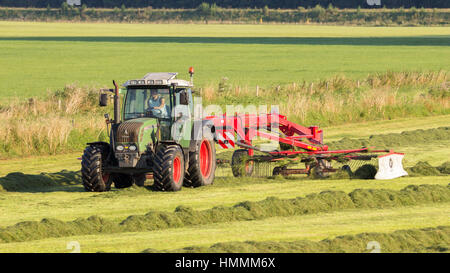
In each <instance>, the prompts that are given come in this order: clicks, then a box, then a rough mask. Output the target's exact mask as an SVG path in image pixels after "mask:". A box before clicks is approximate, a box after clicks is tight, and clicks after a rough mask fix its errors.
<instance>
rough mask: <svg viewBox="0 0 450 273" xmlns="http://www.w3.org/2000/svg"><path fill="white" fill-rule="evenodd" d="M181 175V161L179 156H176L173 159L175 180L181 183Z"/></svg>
mask: <svg viewBox="0 0 450 273" xmlns="http://www.w3.org/2000/svg"><path fill="white" fill-rule="evenodd" d="M180 177H181V161H180V158H179V157H175V158H174V160H173V181H175V183H177V184H178V183H180Z"/></svg>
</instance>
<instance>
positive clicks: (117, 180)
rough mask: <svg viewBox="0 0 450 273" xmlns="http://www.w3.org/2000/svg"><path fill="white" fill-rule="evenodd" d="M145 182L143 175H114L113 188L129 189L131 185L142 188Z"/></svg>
mask: <svg viewBox="0 0 450 273" xmlns="http://www.w3.org/2000/svg"><path fill="white" fill-rule="evenodd" d="M145 180H146V177H145V174H135V175H131V174H122V173H119V174H115V175H114V176H113V181H114V186H115V187H116V188H117V189H123V188H128V187H131V186H132V185H133V184H135V185H136V186H139V187H142V186H144V182H145Z"/></svg>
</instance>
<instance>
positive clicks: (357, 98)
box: [202, 71, 450, 126]
mask: <svg viewBox="0 0 450 273" xmlns="http://www.w3.org/2000/svg"><path fill="white" fill-rule="evenodd" d="M202 95H203V99H204V100H205V101H206V103H207V104H210V103H214V104H219V105H221V106H222V107H223V109H225V108H226V105H227V104H243V105H248V104H260V105H261V104H263V105H264V104H266V105H273V104H277V105H279V107H280V113H281V114H283V115H286V116H288V117H289V118H290V119H291V120H293V121H296V122H299V123H303V124H305V125H308V124H309V125H311V124H317V125H320V126H327V125H335V124H343V123H349V122H360V121H367V120H378V119H393V118H398V117H417V116H427V115H433V114H449V113H450V107H449V106H450V90H449V83H448V73H447V72H446V71H439V72H428V73H427V72H387V73H377V74H372V75H369V76H367V77H366V78H365V79H363V80H353V79H347V78H345V77H344V76H336V77H333V78H331V79H327V80H322V81H319V82H302V83H292V84H289V85H285V86H275V87H273V88H266V89H261V88H259V87H256V88H248V87H244V88H242V87H234V86H232V85H230V84H227V83H226V79H224V80H222V82H221V83H220V84H219V86H218V87H217V88H214V87H213V86H208V87H205V88H204V89H203V90H202Z"/></svg>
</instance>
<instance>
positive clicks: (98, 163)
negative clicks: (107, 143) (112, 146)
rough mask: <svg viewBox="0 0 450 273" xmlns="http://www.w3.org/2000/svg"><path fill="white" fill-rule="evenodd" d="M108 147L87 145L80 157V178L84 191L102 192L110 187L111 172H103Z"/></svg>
mask: <svg viewBox="0 0 450 273" xmlns="http://www.w3.org/2000/svg"><path fill="white" fill-rule="evenodd" d="M107 156H108V149H107V147H104V146H88V147H87V148H86V149H85V150H84V154H83V156H82V159H81V180H82V183H83V186H84V189H85V190H86V191H94V192H102V191H109V190H110V189H111V183H112V177H111V174H109V173H105V172H103V169H104V167H105V160H106V157H107Z"/></svg>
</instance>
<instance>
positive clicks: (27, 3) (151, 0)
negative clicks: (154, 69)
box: [0, 0, 450, 9]
mask: <svg viewBox="0 0 450 273" xmlns="http://www.w3.org/2000/svg"><path fill="white" fill-rule="evenodd" d="M63 2H66V0H0V6H3V7H34V8H56V7H61V4H62V3H63ZM202 3H207V4H209V5H213V4H215V5H217V6H220V7H225V8H264V7H268V8H271V9H277V8H281V9H296V8H298V7H304V8H308V7H315V6H316V5H320V6H322V7H328V6H329V5H330V4H331V5H332V6H334V7H337V8H358V7H360V8H369V7H370V8H377V7H385V8H400V7H404V8H411V7H416V8H421V7H424V8H450V1H449V0H277V1H273V0H81V4H83V5H85V6H86V7H93V8H114V7H122V6H125V7H129V8H143V7H153V8H172V9H192V8H197V7H198V6H199V5H201V4H202ZM378 3H381V5H377V4H378Z"/></svg>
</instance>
